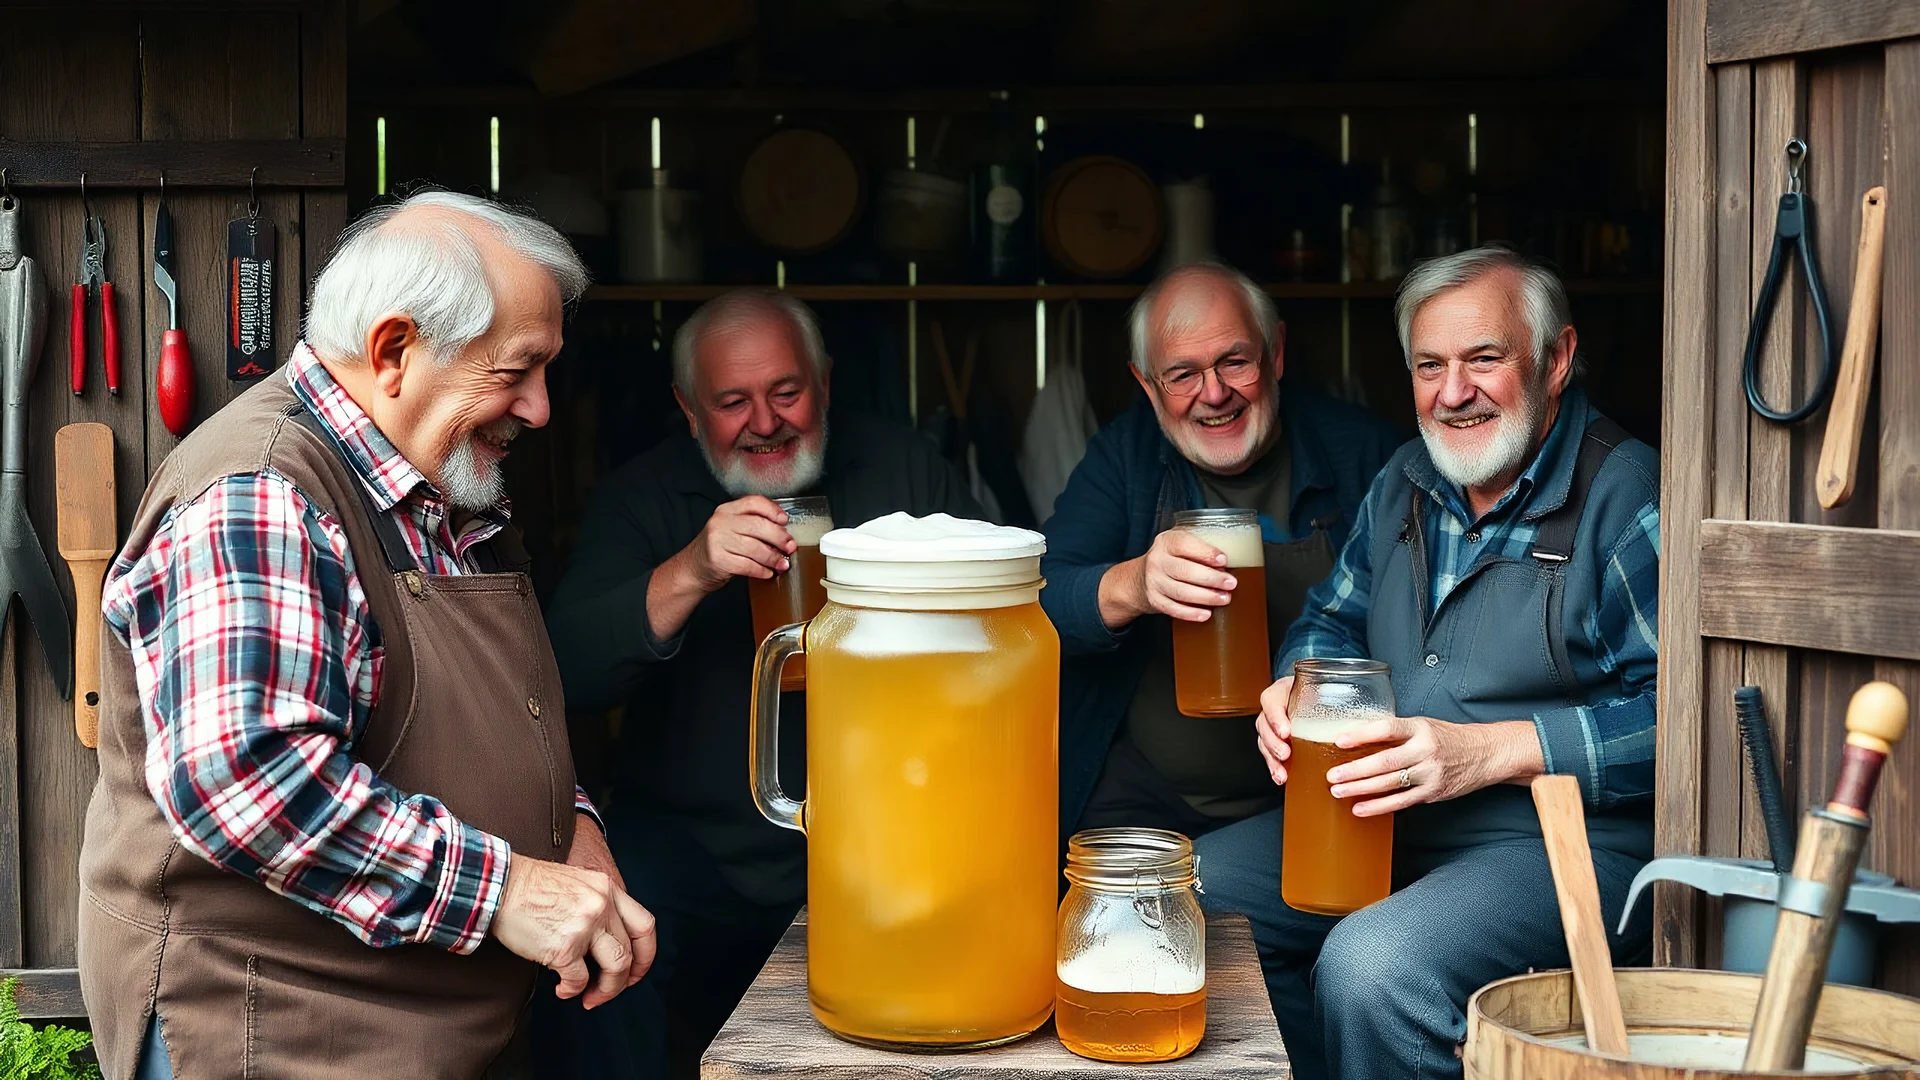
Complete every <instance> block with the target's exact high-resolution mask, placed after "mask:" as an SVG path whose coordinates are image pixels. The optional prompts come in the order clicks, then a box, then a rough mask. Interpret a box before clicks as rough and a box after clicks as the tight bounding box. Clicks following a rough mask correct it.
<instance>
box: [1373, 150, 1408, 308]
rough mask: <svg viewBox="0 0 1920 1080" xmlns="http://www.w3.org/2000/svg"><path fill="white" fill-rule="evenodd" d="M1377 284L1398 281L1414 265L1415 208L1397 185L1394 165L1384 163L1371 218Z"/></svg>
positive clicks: (1381, 164)
mask: <svg viewBox="0 0 1920 1080" xmlns="http://www.w3.org/2000/svg"><path fill="white" fill-rule="evenodd" d="M1368 218H1369V226H1370V227H1369V228H1368V233H1369V235H1370V236H1371V237H1372V242H1373V258H1372V260H1371V262H1372V271H1373V280H1375V281H1398V280H1400V278H1401V277H1403V276H1404V275H1405V274H1406V272H1407V269H1408V267H1409V265H1410V264H1411V263H1412V261H1413V208H1412V207H1411V206H1409V205H1408V204H1407V202H1406V199H1405V198H1404V197H1403V196H1402V195H1401V193H1400V189H1399V188H1397V187H1395V186H1394V183H1393V161H1392V159H1390V158H1381V159H1380V186H1379V187H1377V188H1374V189H1373V207H1372V209H1371V211H1370V213H1369V214H1368Z"/></svg>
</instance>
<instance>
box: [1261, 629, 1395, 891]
mask: <svg viewBox="0 0 1920 1080" xmlns="http://www.w3.org/2000/svg"><path fill="white" fill-rule="evenodd" d="M1391 675H1392V672H1391V669H1390V668H1389V667H1388V666H1387V665H1386V664H1383V663H1381V662H1379V661H1378V660H1301V661H1298V662H1297V663H1295V664H1294V665H1293V694H1292V696H1291V697H1289V698H1288V700H1287V718H1288V720H1289V722H1290V723H1291V724H1292V727H1293V731H1292V734H1291V735H1290V736H1289V737H1288V740H1287V742H1288V745H1289V746H1290V747H1291V748H1292V750H1293V754H1292V756H1291V757H1289V758H1288V759H1287V794H1286V811H1285V813H1283V814H1282V815H1281V825H1280V898H1281V899H1282V900H1285V901H1286V902H1287V906H1288V907H1290V908H1293V909H1294V910H1296V911H1311V912H1314V913H1316V914H1320V915H1345V914H1348V913H1349V912H1354V911H1358V910H1360V909H1361V908H1363V907H1366V906H1367V905H1368V904H1371V903H1373V902H1374V901H1376V900H1384V899H1386V897H1387V894H1388V893H1389V892H1391V891H1392V890H1393V815H1392V814H1381V815H1379V816H1376V817H1364V818H1363V817H1355V816H1354V813H1353V804H1354V803H1355V802H1356V801H1357V800H1353V799H1336V798H1334V797H1333V786H1332V785H1331V784H1329V783H1327V770H1328V769H1331V768H1333V767H1334V766H1335V765H1340V764H1344V763H1346V762H1349V761H1358V760H1359V759H1360V758H1363V757H1367V756H1368V755H1370V754H1374V753H1377V752H1378V751H1379V750H1380V749H1381V747H1379V746H1361V747H1355V748H1353V749H1351V750H1343V749H1341V748H1340V747H1339V745H1338V744H1337V743H1336V742H1335V740H1337V739H1338V738H1339V737H1340V733H1341V732H1344V731H1347V730H1349V729H1352V728H1356V727H1359V726H1360V725H1362V724H1367V723H1372V722H1373V721H1376V720H1380V719H1383V718H1386V717H1390V716H1392V715H1393V708H1394V703H1393V681H1392V677H1391Z"/></svg>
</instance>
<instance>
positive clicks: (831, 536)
mask: <svg viewBox="0 0 1920 1080" xmlns="http://www.w3.org/2000/svg"><path fill="white" fill-rule="evenodd" d="M1257 536H1258V534H1257V533H1256V538H1257ZM820 550H821V552H822V553H823V554H825V555H827V556H829V557H830V558H836V559H851V560H857V561H861V562H935V561H949V560H956V559H958V560H976V559H986V560H991V559H1025V558H1038V557H1040V556H1041V555H1044V554H1045V553H1046V550H1047V538H1046V537H1044V536H1041V535H1040V534H1039V533H1037V532H1034V531H1032V530H1030V529H1018V528H1015V527H1013V526H1011V525H995V524H993V523H992V522H987V521H974V520H972V519H969V518H957V517H954V516H952V515H951V514H929V515H927V516H926V517H914V516H913V515H911V514H907V513H893V514H888V515H887V516H886V517H879V518H874V519H873V520H872V521H869V522H867V523H866V524H864V525H861V526H859V527H857V528H852V529H835V530H833V531H832V532H830V533H828V534H827V535H826V536H825V537H823V538H822V539H821V542H820Z"/></svg>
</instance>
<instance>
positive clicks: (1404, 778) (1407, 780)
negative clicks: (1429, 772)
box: [1400, 766, 1413, 788]
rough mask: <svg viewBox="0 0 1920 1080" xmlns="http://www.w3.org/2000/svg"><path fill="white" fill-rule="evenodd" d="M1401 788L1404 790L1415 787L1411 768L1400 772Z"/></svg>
mask: <svg viewBox="0 0 1920 1080" xmlns="http://www.w3.org/2000/svg"><path fill="white" fill-rule="evenodd" d="M1400 786H1401V787H1403V788H1410V787H1412V786H1413V769H1412V767H1411V766H1409V767H1408V768H1405V769H1401V770H1400Z"/></svg>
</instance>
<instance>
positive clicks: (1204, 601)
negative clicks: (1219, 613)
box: [1134, 529, 1239, 622]
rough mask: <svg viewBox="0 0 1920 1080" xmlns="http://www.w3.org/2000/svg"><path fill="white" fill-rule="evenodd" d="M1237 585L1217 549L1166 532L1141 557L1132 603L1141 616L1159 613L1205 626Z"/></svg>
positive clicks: (1177, 532) (1189, 536)
mask: <svg viewBox="0 0 1920 1080" xmlns="http://www.w3.org/2000/svg"><path fill="white" fill-rule="evenodd" d="M1238 584H1239V582H1238V581H1236V580H1235V579H1234V576H1233V573H1232V572H1231V571H1229V570H1228V569H1227V557H1226V555H1224V554H1222V553H1221V551H1220V549H1218V548H1216V547H1214V546H1213V545H1212V544H1209V543H1207V542H1206V541H1204V540H1201V539H1200V538H1199V537H1196V536H1194V535H1193V534H1192V533H1190V532H1187V531H1186V530H1184V529H1168V530H1167V531H1165V532H1163V533H1161V534H1160V535H1159V536H1156V537H1154V538H1153V546H1152V547H1151V548H1148V549H1147V553H1146V554H1145V555H1143V556H1141V557H1140V586H1139V593H1138V595H1137V596H1136V597H1135V600H1134V603H1135V606H1136V607H1138V609H1139V610H1140V613H1141V614H1143V615H1144V614H1147V613H1148V612H1159V613H1160V614H1162V615H1170V616H1172V617H1173V618H1176V619H1184V620H1186V621H1187V622H1206V621H1207V620H1208V619H1210V618H1212V617H1213V609H1214V608H1217V607H1225V606H1227V602H1228V601H1229V600H1232V599H1233V589H1234V587H1235V586H1236V585H1238Z"/></svg>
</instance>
